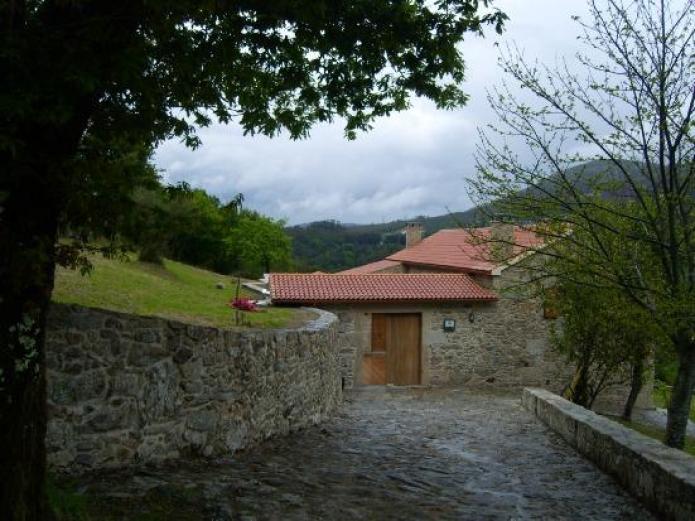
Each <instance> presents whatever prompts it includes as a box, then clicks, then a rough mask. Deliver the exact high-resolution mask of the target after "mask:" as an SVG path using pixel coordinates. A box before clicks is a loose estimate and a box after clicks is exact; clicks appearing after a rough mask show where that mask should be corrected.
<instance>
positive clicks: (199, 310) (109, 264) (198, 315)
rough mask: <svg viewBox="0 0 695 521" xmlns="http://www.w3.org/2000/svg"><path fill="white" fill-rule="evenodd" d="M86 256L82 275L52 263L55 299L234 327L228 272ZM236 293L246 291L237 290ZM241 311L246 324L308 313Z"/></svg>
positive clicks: (282, 323) (290, 320) (285, 321)
mask: <svg viewBox="0 0 695 521" xmlns="http://www.w3.org/2000/svg"><path fill="white" fill-rule="evenodd" d="M90 261H91V262H92V264H93V265H94V269H93V270H92V272H91V273H90V274H89V275H86V276H83V275H81V274H80V273H79V271H73V270H68V269H64V268H57V269H56V282H55V289H54V291H53V300H54V301H55V302H62V303H66V304H80V305H82V306H88V307H95V308H102V309H110V310H113V311H121V312H124V313H132V314H137V315H154V316H159V317H164V318H169V319H174V320H180V321H182V322H191V323H195V324H201V325H206V326H215V327H225V328H233V327H234V311H233V310H232V309H230V308H229V307H228V306H227V303H228V302H229V301H230V299H231V298H232V297H233V296H234V290H235V286H236V280H235V279H233V278H231V277H226V276H223V275H219V274H217V273H213V272H210V271H206V270H202V269H199V268H194V267H192V266H188V265H186V264H182V263H180V262H174V261H169V260H165V261H164V265H163V266H158V265H155V264H149V263H144V262H139V261H136V260H134V259H129V260H127V261H124V260H116V259H105V258H103V257H101V256H93V257H91V258H90ZM217 282H222V283H224V285H225V289H223V290H220V289H217V288H216V287H215V284H216V283H217ZM241 296H249V295H248V293H246V292H245V291H243V290H242V293H241ZM244 317H245V318H247V320H248V326H251V327H287V326H292V325H295V324H297V323H299V322H301V321H302V320H304V319H306V318H307V316H306V313H303V312H300V311H298V310H294V309H289V308H269V309H267V310H263V311H259V312H255V313H245V314H244Z"/></svg>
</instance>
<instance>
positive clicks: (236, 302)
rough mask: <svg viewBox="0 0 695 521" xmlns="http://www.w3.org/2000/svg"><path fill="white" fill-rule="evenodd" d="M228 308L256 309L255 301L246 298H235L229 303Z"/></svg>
mask: <svg viewBox="0 0 695 521" xmlns="http://www.w3.org/2000/svg"><path fill="white" fill-rule="evenodd" d="M228 305H229V307H230V308H234V309H238V310H240V311H257V309H258V308H257V307H256V302H254V301H253V300H251V299H248V298H235V299H233V300H232V301H231V302H230V303H229V304H228Z"/></svg>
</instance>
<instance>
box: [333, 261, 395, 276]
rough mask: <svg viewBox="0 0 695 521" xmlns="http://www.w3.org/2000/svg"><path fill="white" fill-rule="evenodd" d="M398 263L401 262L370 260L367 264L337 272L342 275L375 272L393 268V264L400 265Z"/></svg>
mask: <svg viewBox="0 0 695 521" xmlns="http://www.w3.org/2000/svg"><path fill="white" fill-rule="evenodd" d="M400 264H401V263H400V262H398V261H392V260H388V259H383V260H380V261H376V262H370V263H369V264H363V265H362V266H356V267H355V268H350V269H349V270H345V271H339V272H338V273H342V274H344V275H348V274H350V273H376V272H379V271H381V270H385V269H388V268H393V267H394V266H400Z"/></svg>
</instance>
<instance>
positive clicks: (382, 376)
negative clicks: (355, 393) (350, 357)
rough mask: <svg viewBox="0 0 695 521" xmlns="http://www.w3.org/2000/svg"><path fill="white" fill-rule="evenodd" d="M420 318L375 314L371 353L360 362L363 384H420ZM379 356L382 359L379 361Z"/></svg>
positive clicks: (373, 316) (412, 315)
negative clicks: (381, 356)
mask: <svg viewBox="0 0 695 521" xmlns="http://www.w3.org/2000/svg"><path fill="white" fill-rule="evenodd" d="M420 338H421V316H420V314H419V313H374V314H373V315H372V346H371V348H372V352H371V353H365V354H364V358H363V360H362V375H363V378H362V380H363V383H365V384H379V383H389V384H394V385H417V384H419V383H420ZM381 352H383V353H384V355H383V356H384V358H383V361H382V360H378V358H379V356H380V355H381Z"/></svg>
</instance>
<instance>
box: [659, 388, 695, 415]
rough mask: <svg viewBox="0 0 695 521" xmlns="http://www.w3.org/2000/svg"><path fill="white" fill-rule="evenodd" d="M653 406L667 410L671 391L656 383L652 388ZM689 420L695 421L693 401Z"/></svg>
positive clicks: (694, 404) (694, 403)
mask: <svg viewBox="0 0 695 521" xmlns="http://www.w3.org/2000/svg"><path fill="white" fill-rule="evenodd" d="M652 397H653V398H654V405H655V406H656V407H660V408H662V409H666V408H668V402H669V400H670V399H671V391H670V390H669V388H668V387H667V386H666V385H664V384H663V383H659V382H657V384H656V385H655V386H654V394H653V395H652ZM690 419H691V420H692V421H695V399H694V400H693V401H692V402H690Z"/></svg>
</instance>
